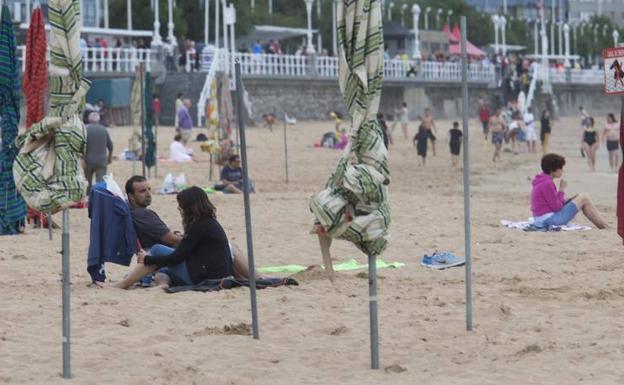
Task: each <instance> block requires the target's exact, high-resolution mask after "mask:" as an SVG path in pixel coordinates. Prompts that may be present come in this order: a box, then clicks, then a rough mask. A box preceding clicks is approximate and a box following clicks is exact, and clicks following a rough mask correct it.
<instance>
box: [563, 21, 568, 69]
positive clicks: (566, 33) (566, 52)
mask: <svg viewBox="0 0 624 385" xmlns="http://www.w3.org/2000/svg"><path fill="white" fill-rule="evenodd" d="M563 35H564V36H565V61H564V62H563V66H564V67H565V68H570V26H569V25H568V23H565V24H564V25H563Z"/></svg>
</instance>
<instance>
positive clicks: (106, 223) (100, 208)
mask: <svg viewBox="0 0 624 385" xmlns="http://www.w3.org/2000/svg"><path fill="white" fill-rule="evenodd" d="M89 218H90V219H91V230H90V239H89V254H88V256H87V271H88V272H89V274H90V275H91V280H92V281H93V282H96V281H97V282H104V281H105V280H106V273H105V271H104V262H112V263H116V264H119V265H124V266H129V265H130V261H131V260H132V256H133V255H134V254H135V253H136V251H137V237H136V233H135V231H134V225H133V224H132V216H131V215H130V208H129V207H128V204H127V203H126V202H125V201H124V200H123V199H122V198H120V197H118V196H115V195H113V194H112V193H111V192H110V191H108V190H107V189H106V183H105V182H99V183H97V184H95V185H94V186H93V188H92V189H91V193H90V194H89Z"/></svg>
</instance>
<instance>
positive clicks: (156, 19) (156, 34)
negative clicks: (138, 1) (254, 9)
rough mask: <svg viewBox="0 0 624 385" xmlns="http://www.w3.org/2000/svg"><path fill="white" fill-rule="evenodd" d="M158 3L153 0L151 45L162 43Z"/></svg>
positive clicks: (156, 0)
mask: <svg viewBox="0 0 624 385" xmlns="http://www.w3.org/2000/svg"><path fill="white" fill-rule="evenodd" d="M206 1H208V0H206ZM107 3H108V1H107ZM158 3H159V1H158V0H154V37H153V38H152V47H154V46H159V45H162V39H161V37H160V4H158ZM107 28H108V27H107Z"/></svg>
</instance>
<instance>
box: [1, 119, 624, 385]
mask: <svg viewBox="0 0 624 385" xmlns="http://www.w3.org/2000/svg"><path fill="white" fill-rule="evenodd" d="M332 126H333V124H332V123H331V122H301V123H298V124H297V125H296V126H293V127H289V139H290V144H289V154H290V183H289V184H285V182H284V167H283V150H282V149H283V136H282V131H281V127H280V126H279V125H278V126H277V127H276V129H275V131H274V132H269V131H268V130H266V129H261V128H251V129H250V130H249V132H248V142H249V158H250V174H251V176H252V177H253V179H254V181H255V183H256V187H257V190H258V193H257V194H255V195H253V196H252V198H251V203H252V220H253V225H254V229H253V231H254V233H253V237H254V246H255V255H256V262H257V264H258V265H260V266H269V265H279V264H290V263H296V264H303V265H312V264H318V263H320V260H321V258H320V254H319V251H318V246H317V242H316V239H315V238H314V237H313V236H311V235H309V234H308V230H309V226H310V223H311V221H312V217H311V215H310V213H309V210H308V208H307V197H308V196H309V195H310V194H312V193H315V192H317V191H319V189H320V188H321V187H322V185H323V183H324V181H325V179H326V177H327V176H328V175H329V173H330V171H331V170H332V169H333V167H334V165H335V163H336V161H337V159H338V158H339V156H340V152H339V151H333V150H326V149H315V148H313V147H312V143H313V142H314V141H315V140H318V139H319V138H320V137H321V135H322V133H323V132H325V131H330V130H331V129H332ZM438 126H439V129H440V131H442V132H441V133H440V134H439V136H440V140H439V142H438V149H437V150H438V155H437V156H436V157H430V158H429V164H428V165H427V167H426V168H419V167H418V166H417V162H416V153H415V149H414V148H413V146H412V145H411V141H405V140H404V139H403V138H402V137H401V134H400V132H399V131H400V130H397V131H396V132H395V144H394V146H392V147H391V158H390V169H391V172H392V178H393V180H392V184H391V186H390V193H391V195H390V197H391V205H392V221H393V222H392V225H391V233H392V240H391V243H390V246H389V247H388V249H387V251H386V253H385V255H384V256H383V258H384V259H385V260H387V261H399V262H403V263H405V264H406V266H405V267H403V268H400V269H396V270H380V271H379V322H380V352H381V370H378V371H371V370H370V369H369V365H370V361H369V337H368V330H369V328H368V327H369V324H368V302H367V300H368V296H367V293H368V289H367V280H366V276H365V275H363V274H361V272H357V271H354V272H348V273H339V274H338V279H337V280H336V282H335V283H334V284H331V283H329V282H328V280H326V279H325V278H324V277H323V275H322V274H319V273H318V271H316V272H315V271H312V272H308V273H304V274H300V275H298V276H297V278H298V280H299V282H300V284H301V285H300V286H298V287H288V288H286V287H282V288H274V289H267V290H263V291H259V292H258V305H259V316H260V340H253V339H252V338H251V337H250V336H249V324H250V323H251V318H250V312H249V309H250V302H249V291H248V290H247V289H235V290H230V291H222V292H217V293H188V292H187V293H179V294H166V293H163V292H161V291H159V290H156V289H151V290H144V289H135V290H129V291H120V290H115V289H98V288H93V287H89V285H88V284H89V276H88V274H87V272H86V255H87V248H88V242H89V220H88V218H87V211H86V210H71V281H72V286H71V288H72V297H71V304H72V313H71V317H72V318H71V322H72V371H73V375H74V379H73V380H72V381H71V383H72V384H124V385H135V384H136V385H139V384H210V383H215V384H216V383H219V384H236V385H242V384H273V385H281V384H380V383H387V384H416V383H418V384H523V385H524V384H573V383H581V382H582V383H584V384H587V383H590V384H616V383H622V382H624V374H622V370H621V369H620V368H619V364H620V363H621V361H622V359H624V345H623V344H622V343H621V341H620V338H619V336H620V335H621V334H622V331H623V328H624V320H623V319H622V317H621V314H622V311H623V309H624V285H623V284H622V272H623V271H624V266H623V265H622V263H621V251H622V242H621V240H620V239H619V238H618V236H617V234H616V232H615V230H614V229H613V227H614V226H615V205H616V200H615V192H616V181H617V177H616V175H615V174H611V173H609V172H607V170H608V165H607V158H606V151H605V150H604V148H602V149H601V150H600V153H599V166H598V168H599V170H598V172H596V173H590V172H589V169H588V167H587V165H586V163H585V161H584V160H583V159H582V158H581V157H580V153H579V150H578V149H579V143H580V134H581V131H580V128H579V127H578V119H576V118H574V119H563V120H562V121H560V122H558V123H557V124H556V126H555V129H554V134H553V137H552V149H553V150H555V151H557V152H560V153H561V154H563V155H565V156H566V157H567V159H568V165H567V166H566V169H565V171H566V173H565V177H566V178H567V180H568V181H569V187H568V190H569V191H570V192H580V191H585V192H588V193H590V194H591V195H592V197H593V198H594V200H595V202H596V203H597V205H598V207H599V210H600V211H601V213H603V214H604V215H605V217H606V218H607V219H608V222H609V224H610V225H611V226H612V229H611V230H608V231H598V230H592V231H589V232H586V233H549V234H544V233H525V232H522V231H516V230H508V229H505V228H502V227H501V226H500V224H499V221H500V220H501V219H516V220H526V218H527V217H528V216H529V208H528V207H529V193H530V178H531V177H532V176H533V175H535V174H536V173H537V172H538V170H539V162H538V161H539V155H537V154H526V151H524V149H523V151H522V152H521V153H520V154H518V155H513V154H509V153H504V154H503V162H502V163H500V164H492V162H491V161H490V157H491V150H492V149H491V147H490V146H487V147H486V146H485V145H484V142H483V138H482V136H481V135H480V134H479V131H480V125H479V123H478V122H476V121H471V127H472V134H471V135H472V143H471V151H472V155H473V157H472V170H473V172H472V192H473V194H472V208H473V210H472V220H473V228H472V230H473V243H472V245H473V255H474V267H473V271H474V279H473V283H474V331H473V332H471V333H467V332H466V331H465V297H464V269H463V268H455V269H451V270H446V271H432V270H428V269H424V268H422V267H421V266H420V265H419V262H420V258H421V257H422V255H423V254H425V253H431V252H433V251H435V250H440V251H443V250H451V251H455V252H456V253H458V254H463V242H464V238H463V234H464V233H463V198H462V176H461V173H460V172H459V171H458V170H453V169H451V167H450V159H449V154H448V147H447V145H446V143H445V141H444V137H445V136H446V131H447V130H448V128H450V122H448V121H440V122H438ZM411 131H412V135H413V133H414V131H415V124H414V123H412V124H411ZM110 132H111V134H112V136H113V138H114V142H115V146H116V152H119V151H120V150H121V149H122V148H123V147H124V145H125V144H126V143H127V139H128V137H129V132H130V131H129V129H128V128H120V127H116V128H111V130H110ZM172 136H173V130H172V128H167V127H163V128H161V129H160V130H159V143H160V144H161V145H160V148H161V152H163V153H166V152H167V149H168V145H169V140H170V138H171V137H172ZM193 147H194V148H195V149H196V151H198V150H199V148H198V145H197V144H196V143H195V144H193ZM199 159H200V162H198V163H193V164H171V163H162V164H161V165H160V167H159V177H158V178H152V179H151V182H152V186H153V187H154V190H156V189H157V188H159V187H160V185H161V183H162V178H163V176H164V175H165V173H166V172H172V173H174V174H175V173H178V172H182V171H183V172H185V173H186V176H187V179H188V181H189V183H191V184H197V185H202V186H204V185H209V184H210V182H209V181H208V163H207V159H208V158H207V157H206V156H205V154H201V153H200V154H199ZM137 166H139V165H137ZM137 169H138V170H140V168H139V167H137ZM110 170H111V171H112V172H113V173H114V175H115V177H116V179H117V181H118V182H119V183H120V184H122V183H124V182H125V180H126V178H127V177H129V176H130V173H131V163H130V162H127V161H115V162H114V163H113V165H112V166H111V167H110ZM211 200H212V201H213V202H214V203H215V204H216V206H217V208H218V218H219V221H220V222H221V223H222V224H223V226H224V228H225V229H226V232H227V234H228V236H229V237H230V238H231V239H232V240H233V241H234V242H236V243H238V244H239V245H241V246H243V247H245V231H244V229H245V227H244V216H243V205H242V201H243V200H242V196H236V195H227V196H226V195H214V196H211ZM153 208H154V209H155V210H156V211H157V212H158V213H160V215H161V217H162V218H163V219H164V220H165V221H166V222H167V223H168V224H169V225H170V226H171V227H172V228H173V229H180V228H181V224H180V219H179V217H178V213H177V210H176V203H175V197H173V196H159V195H157V196H155V197H154V199H153ZM55 219H56V220H57V221H60V215H56V216H55ZM577 222H579V223H582V224H588V222H587V220H585V219H584V218H581V217H579V218H577ZM60 245H61V233H60V231H59V230H57V231H55V233H54V240H53V241H49V240H48V234H47V230H39V229H28V230H27V233H26V234H25V235H20V236H5V237H0V247H1V248H2V250H3V253H2V254H1V255H0V271H1V272H2V291H1V292H0V293H1V294H0V309H1V312H2V313H1V314H2V315H1V316H0V363H1V364H0V383H7V384H60V383H69V382H65V381H64V380H63V379H62V378H61V303H60V300H61V291H60V289H61V285H60V267H61V264H60V260H61V258H60V255H59V251H60ZM332 251H333V256H334V259H335V260H336V261H344V260H347V259H350V258H357V259H358V260H359V261H361V262H364V261H365V257H364V256H363V255H362V254H361V253H359V252H358V250H357V249H356V248H355V247H354V246H352V245H351V244H348V243H346V242H341V241H340V242H335V243H334V247H333V249H332ZM108 270H109V275H110V276H111V277H112V278H113V279H115V280H118V279H119V278H120V277H121V276H122V275H123V274H124V272H125V271H126V268H124V267H120V266H113V265H109V268H108Z"/></svg>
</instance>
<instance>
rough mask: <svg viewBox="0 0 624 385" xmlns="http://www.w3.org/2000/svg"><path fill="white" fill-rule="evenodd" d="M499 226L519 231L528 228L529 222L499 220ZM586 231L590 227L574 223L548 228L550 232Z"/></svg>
mask: <svg viewBox="0 0 624 385" xmlns="http://www.w3.org/2000/svg"><path fill="white" fill-rule="evenodd" d="M501 225H503V226H505V227H507V228H510V229H520V230H524V229H527V228H529V226H531V223H530V222H514V221H508V220H505V219H503V220H501ZM559 230H561V231H588V230H591V227H589V226H584V225H579V224H576V223H568V224H567V225H565V226H551V227H550V231H559Z"/></svg>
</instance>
